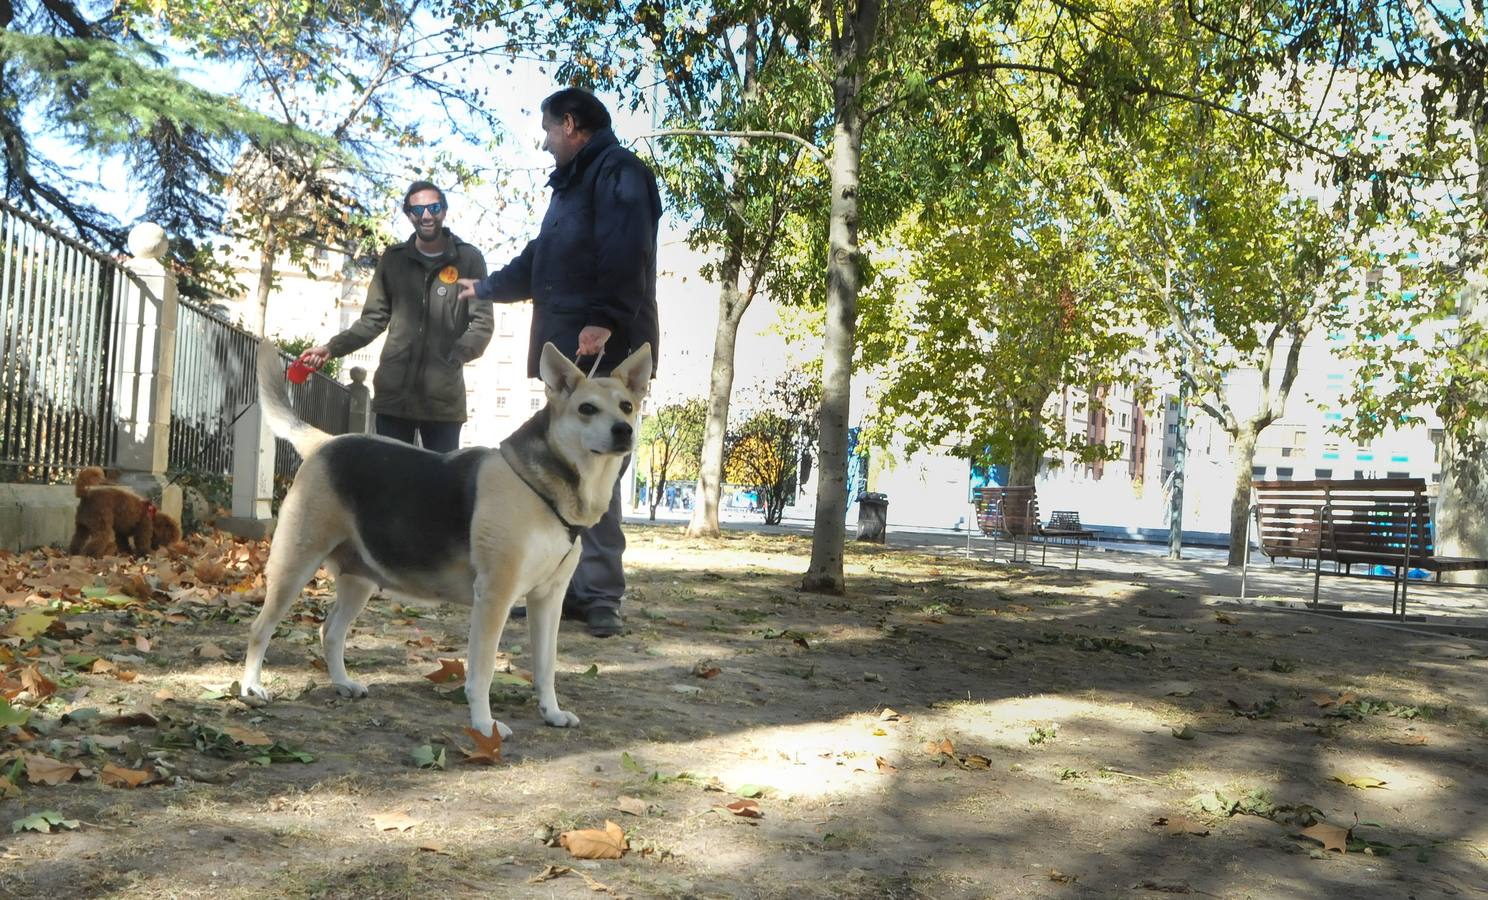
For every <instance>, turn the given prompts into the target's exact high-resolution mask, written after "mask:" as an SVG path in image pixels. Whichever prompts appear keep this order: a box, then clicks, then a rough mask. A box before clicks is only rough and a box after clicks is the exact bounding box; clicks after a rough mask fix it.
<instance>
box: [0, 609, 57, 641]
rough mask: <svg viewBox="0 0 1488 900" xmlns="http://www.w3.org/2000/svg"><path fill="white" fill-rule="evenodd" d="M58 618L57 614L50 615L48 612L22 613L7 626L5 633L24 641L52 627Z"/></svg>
mask: <svg viewBox="0 0 1488 900" xmlns="http://www.w3.org/2000/svg"><path fill="white" fill-rule="evenodd" d="M56 620H57V619H56V616H49V615H47V614H46V613H38V612H30V613H21V614H20V615H19V616H16V617H15V619H14V620H13V621H11V623H10V624H9V625H7V626H6V627H5V633H6V634H9V635H11V636H13V637H18V638H20V639H21V640H23V641H29V640H32V639H34V638H35V637H36V636H37V635H38V634H41V633H42V632H43V631H46V630H47V629H48V628H50V627H51V625H52V623H53V622H55V621H56Z"/></svg>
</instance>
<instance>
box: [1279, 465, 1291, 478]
mask: <svg viewBox="0 0 1488 900" xmlns="http://www.w3.org/2000/svg"><path fill="white" fill-rule="evenodd" d="M1276 479H1277V480H1278V481H1291V480H1292V470H1291V467H1290V466H1283V467H1281V468H1278V469H1277V470H1276Z"/></svg>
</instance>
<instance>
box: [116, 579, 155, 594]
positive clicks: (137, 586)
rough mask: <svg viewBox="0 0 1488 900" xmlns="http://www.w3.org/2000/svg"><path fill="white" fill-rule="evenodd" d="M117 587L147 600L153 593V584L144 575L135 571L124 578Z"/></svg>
mask: <svg viewBox="0 0 1488 900" xmlns="http://www.w3.org/2000/svg"><path fill="white" fill-rule="evenodd" d="M119 589H120V590H121V591H123V592H124V593H125V594H128V595H129V596H131V597H137V598H139V599H140V600H148V599H150V597H152V596H154V594H155V586H154V585H153V584H151V583H150V581H149V579H147V578H145V576H143V575H140V574H138V573H135V574H133V575H129V576H127V577H126V578H125V579H124V583H123V584H121V585H120V586H119Z"/></svg>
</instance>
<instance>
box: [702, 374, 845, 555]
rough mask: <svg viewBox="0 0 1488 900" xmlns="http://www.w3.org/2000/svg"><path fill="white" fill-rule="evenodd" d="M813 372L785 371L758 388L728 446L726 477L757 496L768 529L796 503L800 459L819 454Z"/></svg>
mask: <svg viewBox="0 0 1488 900" xmlns="http://www.w3.org/2000/svg"><path fill="white" fill-rule="evenodd" d="M813 369H814V367H813V368H812V369H797V370H794V371H789V372H786V373H785V374H784V375H782V376H780V377H779V378H778V379H777V380H776V381H775V383H774V384H772V385H770V386H769V387H767V388H763V389H758V390H757V391H756V396H755V398H754V401H753V402H752V403H751V404H749V405H750V406H751V407H752V412H751V413H750V415H749V416H748V417H747V418H745V420H744V421H743V423H741V424H740V425H738V426H737V427H736V428H734V429H731V430H730V432H729V434H728V437H727V440H726V441H725V445H724V478H725V479H726V480H727V481H728V482H729V483H731V484H737V485H742V486H745V487H749V488H752V489H753V490H755V491H756V492H757V493H758V495H759V498H760V500H761V501H762V502H763V504H764V507H765V522H766V523H767V524H771V525H778V524H780V519H781V517H782V516H783V515H784V513H785V507H786V505H787V504H788V503H790V502H791V501H792V500H794V499H795V495H796V489H797V487H798V484H797V475H798V473H799V467H800V463H801V460H802V457H803V455H804V454H808V453H810V454H814V453H815V452H816V447H817V417H816V414H817V410H818V408H819V407H820V406H821V381H820V379H819V377H818V376H817V375H816V373H815V371H814V370H813Z"/></svg>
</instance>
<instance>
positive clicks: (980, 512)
mask: <svg viewBox="0 0 1488 900" xmlns="http://www.w3.org/2000/svg"><path fill="white" fill-rule="evenodd" d="M976 510H977V525H978V526H979V527H980V528H981V530H982V533H983V534H1007V535H1013V536H1015V537H1027V536H1029V535H1034V534H1038V530H1039V514H1038V494H1037V492H1036V491H1035V489H1034V487H1033V486H1032V485H1022V486H1019V487H984V488H977V489H976Z"/></svg>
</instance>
